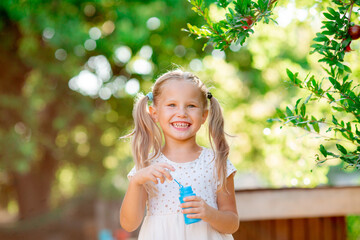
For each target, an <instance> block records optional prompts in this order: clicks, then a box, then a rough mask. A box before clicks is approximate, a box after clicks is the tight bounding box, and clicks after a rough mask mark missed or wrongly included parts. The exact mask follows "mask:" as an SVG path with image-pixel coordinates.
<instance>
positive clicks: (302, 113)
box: [300, 104, 306, 117]
mask: <svg viewBox="0 0 360 240" xmlns="http://www.w3.org/2000/svg"><path fill="white" fill-rule="evenodd" d="M300 114H301V116H303V117H304V116H305V114H306V105H305V104H302V105H301V108H300Z"/></svg>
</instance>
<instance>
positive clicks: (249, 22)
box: [242, 16, 253, 30]
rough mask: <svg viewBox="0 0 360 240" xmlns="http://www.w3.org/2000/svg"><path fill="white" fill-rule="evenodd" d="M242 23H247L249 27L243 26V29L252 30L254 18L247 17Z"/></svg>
mask: <svg viewBox="0 0 360 240" xmlns="http://www.w3.org/2000/svg"><path fill="white" fill-rule="evenodd" d="M242 22H246V23H247V26H242V29H244V30H247V29H249V28H250V26H251V24H253V20H252V17H250V16H247V17H244V18H243V19H242Z"/></svg>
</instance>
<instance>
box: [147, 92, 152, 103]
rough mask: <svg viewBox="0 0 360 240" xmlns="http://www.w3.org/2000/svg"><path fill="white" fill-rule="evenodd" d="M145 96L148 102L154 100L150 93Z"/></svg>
mask: <svg viewBox="0 0 360 240" xmlns="http://www.w3.org/2000/svg"><path fill="white" fill-rule="evenodd" d="M146 96H147V97H148V98H149V100H150V101H153V100H154V96H153V93H152V92H149V93H148V94H146Z"/></svg>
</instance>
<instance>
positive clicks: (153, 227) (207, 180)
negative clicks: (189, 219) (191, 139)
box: [128, 147, 236, 240]
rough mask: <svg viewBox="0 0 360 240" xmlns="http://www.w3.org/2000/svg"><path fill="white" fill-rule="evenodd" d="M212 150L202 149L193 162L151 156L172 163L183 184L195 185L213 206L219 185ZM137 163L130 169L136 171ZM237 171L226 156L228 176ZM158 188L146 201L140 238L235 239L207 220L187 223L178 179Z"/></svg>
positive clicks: (174, 172) (197, 193) (194, 187)
mask: <svg viewBox="0 0 360 240" xmlns="http://www.w3.org/2000/svg"><path fill="white" fill-rule="evenodd" d="M213 156H214V154H213V151H212V150H211V149H208V148H204V147H203V149H202V151H201V153H200V156H199V157H198V158H197V159H196V160H194V161H191V162H186V163H176V162H173V161H171V160H169V159H167V158H166V157H165V156H164V155H163V154H161V155H160V156H159V157H158V158H156V159H154V160H152V162H151V163H152V164H154V163H163V162H165V163H169V164H170V165H172V166H173V167H174V168H175V171H172V172H171V175H172V176H173V178H175V179H176V180H177V181H178V182H179V183H181V184H182V185H183V186H192V189H193V191H194V193H196V195H197V196H200V197H201V198H202V199H204V200H205V201H206V203H207V204H208V205H210V206H212V207H214V208H216V209H217V208H218V207H217V201H216V200H217V199H216V189H217V185H218V182H217V180H216V178H215V177H214V167H215V161H213ZM135 172H136V170H135V167H134V168H133V169H132V170H131V171H130V172H129V174H128V177H129V178H130V177H131V176H133V175H134V174H135ZM234 172H236V168H235V167H234V166H233V165H232V164H231V162H230V161H229V160H227V177H228V176H230V174H232V173H234ZM156 187H157V189H158V190H159V191H158V193H157V195H156V196H153V197H150V198H149V199H148V201H147V202H146V205H147V214H146V216H145V218H144V221H143V223H142V226H141V229H140V233H139V238H138V239H139V240H202V239H203V240H219V239H224V240H225V239H226V240H227V239H233V237H232V235H231V234H222V233H219V232H218V231H216V230H215V229H213V228H212V227H211V226H210V224H208V223H207V222H205V221H200V222H197V223H193V224H189V225H186V224H185V222H184V216H183V214H182V213H181V208H180V207H179V205H180V202H179V186H178V185H177V183H176V182H175V181H171V182H167V181H165V182H164V183H163V184H161V183H159V184H156Z"/></svg>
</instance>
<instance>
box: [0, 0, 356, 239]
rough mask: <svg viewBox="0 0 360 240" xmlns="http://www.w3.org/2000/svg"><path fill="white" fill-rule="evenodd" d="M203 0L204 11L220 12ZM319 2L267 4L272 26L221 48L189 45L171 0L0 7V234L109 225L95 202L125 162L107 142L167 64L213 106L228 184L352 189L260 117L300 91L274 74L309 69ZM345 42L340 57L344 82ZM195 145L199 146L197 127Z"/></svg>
mask: <svg viewBox="0 0 360 240" xmlns="http://www.w3.org/2000/svg"><path fill="white" fill-rule="evenodd" d="M207 2H208V4H211V5H210V16H211V17H212V18H213V19H215V20H216V19H220V18H221V17H223V12H222V10H220V9H219V8H218V7H217V6H216V5H215V4H212V2H213V1H207ZM327 3H328V1H323V3H321V4H319V3H318V1H307V0H306V1H297V2H295V1H292V0H284V1H280V2H279V4H278V6H277V7H275V10H274V16H275V19H276V21H277V22H278V25H276V24H274V23H271V24H268V25H265V24H258V25H257V26H256V27H255V28H254V30H255V33H254V34H253V35H252V36H251V37H250V38H249V39H248V40H247V43H246V44H245V46H243V47H240V46H236V45H233V46H231V48H230V49H228V50H227V51H226V52H221V51H219V50H214V49H213V48H211V46H208V47H206V48H205V49H204V51H202V46H203V44H204V41H203V40H196V39H195V37H193V36H188V33H186V32H184V31H182V29H183V28H186V24H187V23H188V22H190V23H191V24H193V25H201V24H203V21H204V20H203V19H201V18H200V17H199V16H197V15H196V13H194V12H193V11H192V10H191V6H190V4H189V3H188V2H187V1H185V0H163V1H160V0H153V1H151V0H142V1H136V0H133V1H121V0H120V1H115V0H94V1H83V0H53V1H41V0H32V1H26V0H22V1H15V0H14V1H11V0H3V1H1V2H0V69H1V71H0V146H1V147H0V232H2V233H3V234H6V233H11V234H12V236H14V237H16V236H20V235H19V234H20V233H24V232H28V231H33V235H32V236H40V235H41V234H44V232H46V231H48V230H49V229H50V230H54V229H55V226H57V225H56V224H59V222H60V223H61V224H63V227H64V228H66V229H67V230H68V232H70V233H69V234H73V235H72V236H78V235H76V234H78V233H77V232H76V229H77V228H80V227H81V228H84V229H85V231H86V232H87V234H89V236H90V235H91V234H92V231H94V230H93V227H94V226H97V227H99V226H100V228H105V227H106V226H108V225H109V224H110V225H111V224H113V225H111V226H110V227H113V228H119V226H117V225H116V224H115V225H114V223H107V221H110V220H111V219H110V220H106V217H104V216H105V215H104V214H102V212H104V211H102V210H101V209H103V208H104V206H108V205H111V204H114V205H115V206H118V205H119V204H120V203H121V197H122V196H123V194H124V193H125V190H126V186H127V179H126V174H127V172H128V171H129V170H130V169H131V168H132V167H133V165H134V163H133V161H132V157H131V151H130V143H129V141H127V140H119V137H120V136H122V135H125V134H127V133H129V132H130V130H131V128H132V127H133V121H132V116H131V112H132V106H133V101H134V96H135V95H136V94H137V93H138V92H144V93H146V92H148V91H150V87H151V85H152V83H153V82H154V80H155V79H156V78H157V76H159V75H160V74H162V73H164V72H166V71H168V70H171V69H174V68H177V67H178V66H181V67H183V68H184V69H185V70H188V71H192V72H194V73H196V74H197V75H198V76H199V77H200V78H201V79H202V80H203V81H204V82H206V83H207V85H208V86H212V87H213V89H212V90H211V91H212V94H213V95H214V96H215V97H216V98H218V99H219V100H220V102H221V103H222V106H223V108H224V114H225V119H226V125H225V128H226V130H227V132H228V133H230V134H232V135H233V136H234V137H231V138H229V142H230V146H231V154H230V160H231V161H232V162H233V163H234V165H235V166H236V167H237V169H238V175H237V176H236V179H235V181H236V182H235V185H236V187H237V188H264V187H265V188H281V187H315V186H319V185H358V184H359V174H358V173H356V172H354V171H353V170H352V169H343V167H342V166H341V163H340V162H339V161H335V160H334V161H333V162H327V163H326V165H324V166H321V167H318V166H316V162H315V154H316V153H318V150H317V146H318V145H319V142H320V141H321V139H319V136H313V135H309V134H307V133H306V132H305V131H302V130H300V129H293V128H286V127H285V128H280V127H281V126H280V125H277V124H270V123H267V122H266V120H267V119H269V118H272V117H274V116H275V114H276V107H281V108H284V106H287V105H290V104H292V103H294V102H295V101H296V99H298V98H299V96H306V93H303V92H299V91H298V89H296V88H294V87H292V86H291V85H290V84H288V83H286V79H287V75H286V68H290V69H292V70H293V71H298V72H300V74H302V75H303V76H306V74H308V73H310V72H311V73H313V74H321V72H322V68H321V65H320V64H318V63H317V60H318V59H319V56H316V55H309V51H310V45H311V43H312V39H313V37H314V35H315V33H316V32H317V31H319V28H320V22H321V20H322V19H321V14H320V11H321V10H322V9H323V8H324V7H325V6H326V4H327ZM359 42H360V41H358V42H356V41H354V42H353V43H352V45H351V47H352V49H353V50H354V51H353V52H351V54H348V55H347V56H346V59H345V60H346V61H347V62H348V63H349V64H350V65H351V68H352V70H353V77H354V78H355V79H359V78H360V67H359V65H358V64H357V60H358V58H359V48H360V44H359ZM313 108H314V109H311V111H312V112H313V113H314V114H316V113H319V115H326V114H330V113H327V112H324V111H327V110H325V109H326V108H325V107H323V106H322V105H321V104H320V103H319V104H317V105H316V106H313ZM199 142H200V143H201V144H202V145H205V146H208V142H207V138H206V129H205V128H203V129H202V130H201V132H200V134H199ZM94 206H95V207H94ZM99 209H100V210H99ZM114 209H116V207H115V208H114ZM69 216H71V219H74V222H72V223H69V222H68V221H67V220H66V219H69V218H68V217H69ZM93 216H97V218H96V219H97V220H96V222H95V223H94V221H90V220H88V221H85V220H86V219H91V218H93ZM98 219H100V220H98ZM116 221H118V220H117V219H116V220H114V221H112V222H116ZM80 222H82V225H81V226H80ZM350 222H355V224H356V223H357V224H359V219H358V217H352V218H351V221H350ZM84 224H85V225H84ZM86 224H87V225H86ZM352 226H353V225H352ZM357 226H359V225H357ZM351 228H354V227H351V226H350V227H349V229H351ZM358 229H359V228H357V227H355V228H354V229H353V230H351V231H352V232H353V233H350V234H353V235H354V236H355V235H356V234H358V232H357V233H356V231H359V230H358ZM37 230H38V231H37ZM36 234H40V235H36ZM59 234H60V233H59ZM119 234H124V233H121V232H119ZM0 236H1V235H0ZM69 239H74V238H69ZM78 239H80V238H78ZM353 239H356V238H355V237H354V238H353Z"/></svg>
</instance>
